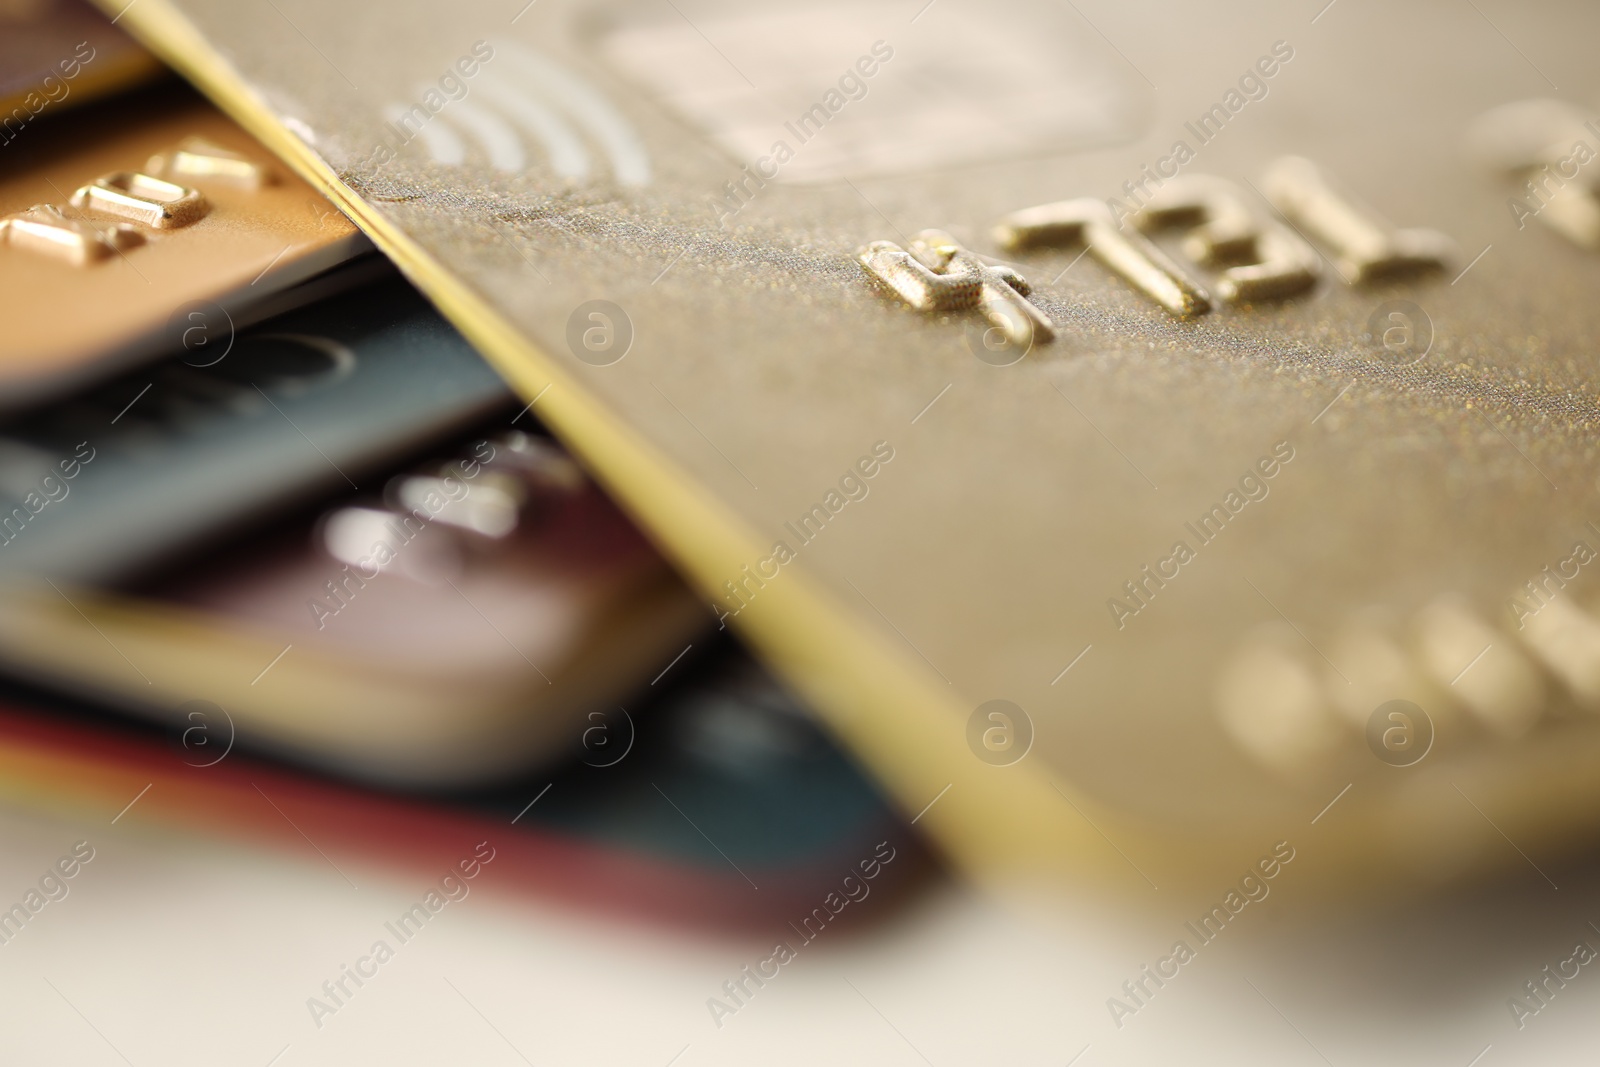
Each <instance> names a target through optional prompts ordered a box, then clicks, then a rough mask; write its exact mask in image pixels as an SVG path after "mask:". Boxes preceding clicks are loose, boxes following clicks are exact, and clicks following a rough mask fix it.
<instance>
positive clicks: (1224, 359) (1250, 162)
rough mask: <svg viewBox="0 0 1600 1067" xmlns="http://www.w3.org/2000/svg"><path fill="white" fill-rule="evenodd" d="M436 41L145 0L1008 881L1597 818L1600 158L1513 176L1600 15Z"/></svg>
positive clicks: (1177, 867)
mask: <svg viewBox="0 0 1600 1067" xmlns="http://www.w3.org/2000/svg"><path fill="white" fill-rule="evenodd" d="M1318 8H1320V10H1318ZM389 15H390V17H389V18H387V19H385V20H383V21H382V23H381V24H380V23H379V22H376V21H374V20H373V19H372V18H371V16H370V14H369V13H368V12H365V11H360V10H329V9H326V8H325V7H322V6H318V5H313V4H311V3H309V2H304V0H299V2H287V3H285V4H284V5H282V7H281V10H272V11H269V10H266V9H254V8H239V7H236V6H234V5H230V4H227V3H225V2H224V0H146V2H143V3H141V4H140V5H138V6H137V7H136V8H135V9H133V10H132V11H131V12H130V13H129V15H128V17H127V19H125V20H124V21H125V22H129V23H131V24H132V26H133V28H134V31H135V32H136V33H138V34H139V35H140V36H141V38H142V39H143V40H145V41H146V42H147V43H148V44H150V45H151V46H152V47H154V48H155V49H157V50H158V51H159V52H160V53H161V54H163V55H164V56H166V57H168V58H169V60H170V61H171V62H173V63H174V64H175V65H176V66H178V67H179V69H180V70H182V71H183V72H184V73H185V74H186V75H187V76H189V77H190V78H191V79H192V80H194V81H195V82H196V83H198V84H199V85H201V86H202V87H203V88H204V89H205V90H206V91H207V92H208V93H210V94H212V95H213V96H214V97H215V98H216V99H218V100H219V101H221V103H222V104H223V106H225V107H227V108H229V109H230V111H231V112H232V113H233V114H235V115H236V116H237V117H239V118H240V120H241V121H242V122H244V123H245V124H246V125H247V126H248V127H249V128H250V129H251V130H252V131H253V132H255V133H256V134H257V135H258V136H260V137H262V138H263V140H264V141H265V142H266V143H267V144H269V145H270V147H272V148H273V150H274V151H276V152H278V153H280V154H281V155H282V156H284V157H285V158H286V159H287V160H289V161H291V162H292V163H293V165H294V166H295V167H296V168H297V169H298V170H300V172H301V173H303V174H305V175H306V176H307V177H308V178H310V179H311V180H313V181H315V182H317V183H318V184H319V187H323V188H326V189H327V190H329V192H330V194H331V195H332V196H333V197H334V198H335V199H336V201H337V202H339V203H340V204H341V206H343V207H345V208H346V210H348V211H349V212H350V213H351V214H352V217H354V218H355V219H357V221H358V222H359V224H360V225H361V226H362V227H363V228H364V229H365V230H366V231H367V232H368V233H370V234H371V235H372V236H373V237H374V239H375V240H376V241H377V243H378V244H379V245H380V246H381V247H382V248H383V249H384V250H385V251H386V252H388V253H389V254H390V255H391V256H393V257H394V258H396V259H397V260H398V261H399V262H400V263H401V265H402V266H403V267H404V268H405V269H406V270H407V272H408V273H409V274H411V275H412V276H414V277H415V278H417V279H418V281H419V284H420V285H422V287H423V288H424V289H425V290H426V291H427V292H429V294H430V295H431V296H432V297H433V298H434V300H435V301H436V302H437V303H439V305H440V306H441V307H442V308H444V309H445V311H446V313H447V314H448V315H450V316H451V317H452V318H453V319H454V320H455V321H456V322H457V323H458V324H459V325H460V326H461V328H462V329H463V331H464V332H465V333H466V334H467V335H468V336H469V337H471V338H472V339H473V340H474V341H475V342H477V343H478V345H479V347H480V348H481V349H482V350H483V351H484V352H485V353H486V355H488V356H489V358H490V359H491V360H492V361H494V362H495V364H496V366H497V367H499V368H500V369H501V370H502V372H503V373H505V374H506V375H507V377H508V378H509V379H510V380H511V381H512V382H513V383H514V384H515V385H516V386H517V388H518V389H519V390H520V391H521V392H523V393H525V394H526V395H528V396H532V395H535V394H537V393H540V392H543V391H544V390H547V389H548V393H547V394H546V399H545V401H544V402H543V403H542V408H543V410H544V417H545V418H546V419H547V420H548V421H549V424H550V425H551V426H552V428H553V429H554V430H555V431H556V432H557V433H558V434H559V435H561V436H562V437H563V438H564V439H565V440H566V441H567V442H568V443H569V444H571V445H572V447H573V448H574V449H575V450H576V451H577V452H578V453H579V454H580V455H582V456H583V457H584V458H585V459H586V460H587V461H588V462H589V463H590V464H591V466H592V467H593V468H594V469H595V470H596V471H597V472H598V473H599V475H600V477H602V478H603V479H604V480H605V481H606V483H607V484H608V485H609V486H610V487H611V488H612V489H614V490H615V492H616V493H617V494H618V495H619V497H620V498H621V499H623V500H624V501H625V502H626V503H627V505H628V506H629V507H630V509H631V511H632V512H633V513H635V514H636V515H638V516H639V517H640V519H641V521H642V522H644V523H645V524H646V525H647V526H648V527H649V528H650V529H651V530H652V531H653V532H654V533H655V535H656V536H657V537H658V538H659V539H660V541H661V542H662V543H663V544H664V545H665V546H667V549H668V551H669V552H670V553H671V554H672V555H673V556H674V557H675V558H676V559H677V560H678V561H679V562H680V563H681V564H682V565H683V567H684V568H685V569H686V571H687V572H688V573H690V574H691V575H692V576H693V577H694V579H695V580H696V582H697V585H698V588H699V589H700V590H701V591H702V593H703V595H705V596H707V597H708V598H711V599H713V600H714V602H715V603H717V604H718V605H719V609H720V611H722V612H724V613H726V614H727V615H728V616H731V622H732V624H733V625H736V626H739V627H741V628H742V629H743V631H744V632H745V633H746V634H747V635H749V637H750V638H751V640H752V641H753V642H754V643H755V645H756V646H757V648H758V649H759V650H760V651H761V652H762V654H763V655H765V656H766V657H767V658H768V660H769V661H770V662H771V663H772V664H774V665H775V666H776V667H777V668H778V669H779V670H780V671H782V672H783V673H784V674H785V675H786V677H787V678H789V679H790V680H791V681H792V682H793V683H794V684H795V685H796V686H797V688H799V689H800V690H801V691H802V692H803V693H804V694H805V695H806V696H807V697H808V698H809V699H812V700H814V701H816V702H817V704H818V705H819V706H820V707H822V708H823V709H824V710H825V711H827V712H828V713H829V716H830V722H831V723H832V725H833V726H834V728H835V729H836V730H837V731H838V732H839V734H840V735H841V736H842V737H843V738H845V739H846V741H847V742H848V743H849V744H850V745H851V746H852V747H853V748H854V749H855V750H856V751H858V752H859V753H860V754H861V755H862V756H863V758H864V759H866V760H867V761H868V762H869V763H870V765H871V766H872V767H873V768H874V770H875V771H876V773H877V774H879V775H880V776H881V778H882V779H883V781H885V782H886V783H887V784H888V785H889V786H890V787H891V789H892V791H893V792H894V794H895V795H896V797H897V799H898V801H899V802H900V803H901V804H902V805H903V806H904V808H905V810H907V811H908V812H925V814H923V815H922V825H926V826H928V827H929V828H930V830H931V831H932V832H934V833H935V834H937V835H939V836H940V837H941V838H942V840H943V841H944V843H945V844H946V846H947V847H949V848H950V849H951V850H952V851H953V852H954V853H956V854H958V855H960V856H962V857H964V858H965V859H966V860H967V861H968V862H969V864H970V866H971V867H972V868H973V869H982V870H988V871H991V872H1008V873H1012V874H1029V875H1033V874H1038V875H1041V876H1047V877H1050V878H1056V879H1063V880H1067V881H1074V882H1076V881H1083V880H1089V879H1100V880H1103V881H1104V882H1106V883H1108V884H1110V885H1113V886H1116V887H1118V888H1127V887H1136V888H1137V889H1138V890H1139V891H1140V892H1143V891H1145V890H1146V888H1147V886H1148V885H1151V884H1160V885H1163V886H1164V885H1166V884H1167V883H1168V881H1169V880H1177V881H1184V880H1188V879H1193V878H1198V877H1200V876H1201V875H1202V874H1203V873H1205V872H1209V873H1210V874H1211V875H1212V876H1216V877H1225V876H1227V875H1228V874H1229V873H1230V871H1231V869H1232V868H1233V867H1235V866H1236V865H1237V864H1236V862H1235V861H1236V860H1237V859H1238V857H1240V856H1245V855H1249V856H1254V855H1257V854H1259V852H1260V851H1261V849H1262V848H1263V847H1265V846H1268V845H1270V844H1271V843H1272V842H1274V841H1280V840H1282V839H1284V837H1285V836H1286V835H1287V834H1288V833H1289V829H1288V828H1291V827H1292V828H1294V830H1295V832H1296V833H1298V834H1302V835H1307V836H1309V835H1315V838H1314V840H1315V845H1316V847H1315V848H1314V849H1313V848H1311V847H1310V845H1309V843H1308V845H1307V847H1306V848H1305V849H1304V850H1303V851H1304V853H1305V854H1307V855H1310V856H1314V857H1315V859H1314V860H1313V861H1311V862H1314V863H1317V864H1325V865H1326V868H1327V870H1328V872H1330V873H1329V877H1328V878H1327V879H1326V880H1320V879H1319V882H1320V884H1323V885H1326V886H1332V885H1334V884H1336V883H1337V882H1338V881H1339V878H1338V877H1337V876H1336V875H1335V874H1334V873H1333V872H1337V874H1339V875H1343V876H1345V877H1346V878H1349V879H1361V878H1364V877H1367V876H1368V875H1370V874H1371V873H1372V872H1377V874H1376V877H1377V880H1378V881H1380V882H1381V883H1382V884H1383V885H1384V886H1385V887H1387V886H1388V885H1390V883H1391V880H1392V879H1393V878H1394V877H1395V872H1396V871H1397V870H1398V871H1403V872H1404V874H1405V878H1406V879H1413V878H1414V879H1417V880H1421V881H1424V882H1425V881H1427V880H1429V879H1440V878H1446V877H1453V876H1454V875H1455V874H1456V873H1457V872H1460V871H1462V870H1465V869H1469V868H1473V867H1481V866H1495V865H1512V866H1514V865H1522V864H1525V862H1526V860H1525V858H1524V856H1523V855H1521V854H1519V852H1518V849H1521V850H1523V851H1524V852H1526V853H1527V855H1529V856H1532V857H1535V858H1537V857H1538V856H1541V855H1545V854H1548V853H1553V852H1559V851H1561V850H1563V849H1568V848H1572V847H1576V846H1578V845H1581V844H1582V843H1583V842H1585V841H1589V840H1592V839H1593V837H1594V835H1595V833H1596V831H1597V830H1600V774H1597V773H1596V771H1597V769H1600V723H1597V722H1596V720H1595V718H1594V715H1593V712H1592V711H1591V710H1589V709H1591V708H1592V707H1594V706H1595V704H1596V699H1597V692H1600V685H1597V683H1596V681H1595V679H1596V678H1597V677H1600V636H1597V635H1600V614H1597V613H1596V590H1595V587H1594V586H1593V585H1592V583H1593V579H1592V578H1590V577H1589V573H1588V571H1587V570H1585V569H1584V568H1585V567H1587V563H1588V561H1589V560H1590V559H1592V558H1593V557H1594V555H1595V546H1596V544H1597V542H1600V525H1597V526H1595V527H1591V526H1590V525H1589V524H1590V523H1597V524H1600V491H1597V486H1596V482H1595V479H1594V476H1593V472H1592V466H1593V465H1592V461H1591V453H1592V448H1593V444H1592V440H1591V437H1592V427H1593V425H1594V424H1595V421H1596V419H1597V417H1600V411H1597V405H1596V398H1597V396H1600V366H1597V363H1596V360H1595V359H1594V357H1593V354H1592V353H1591V352H1590V351H1589V344H1588V340H1587V339H1588V338H1589V337H1590V336H1591V335H1592V334H1593V332H1594V330H1595V325H1596V322H1595V316H1596V315H1597V314H1600V311H1597V310H1596V304H1595V302H1594V301H1593V300H1592V299H1591V297H1590V295H1589V294H1590V293H1591V292H1592V291H1593V289H1594V287H1595V285H1596V284H1597V283H1600V258H1597V257H1595V256H1594V254H1593V252H1592V251H1590V250H1589V249H1587V248H1585V247H1581V246H1580V245H1579V244H1578V243H1575V242H1574V241H1573V240H1571V239H1570V234H1571V231H1574V230H1575V228H1576V229H1579V230H1581V220H1580V221H1578V222H1574V221H1573V218H1574V213H1576V215H1577V216H1581V215H1582V213H1583V211H1584V210H1589V211H1590V212H1591V213H1592V210H1593V204H1592V201H1593V196H1592V195H1591V193H1590V190H1591V189H1592V188H1593V185H1592V182H1593V178H1592V176H1591V175H1590V174H1589V173H1588V172H1587V171H1585V170H1584V169H1583V168H1584V167H1585V166H1589V165H1590V164H1589V163H1588V162H1587V159H1588V158H1591V157H1592V155H1593V152H1594V150H1595V148H1596V145H1597V144H1600V141H1597V140H1596V138H1595V137H1594V135H1593V132H1592V130H1590V131H1588V132H1584V133H1578V132H1576V131H1570V132H1569V133H1562V134H1560V136H1561V137H1563V138H1566V139H1567V142H1568V143H1564V144H1563V143H1548V142H1546V143H1544V144H1538V145H1534V146H1531V147H1530V146H1528V145H1520V146H1512V147H1513V148H1516V149H1517V150H1516V151H1512V150H1511V149H1510V148H1507V149H1505V151H1506V152H1509V154H1510V155H1512V156H1514V157H1517V158H1515V159H1513V160H1512V163H1513V164H1514V165H1513V166H1511V167H1510V170H1511V171H1512V172H1514V173H1512V174H1510V175H1508V174H1507V172H1506V168H1505V167H1498V168H1489V167H1486V166H1484V165H1482V164H1480V163H1479V162H1477V157H1476V156H1475V155H1474V152H1475V151H1476V149H1475V148H1474V143H1475V138H1476V137H1477V136H1478V134H1477V132H1476V131H1477V130H1478V128H1479V127H1478V123H1479V120H1480V118H1481V117H1482V116H1484V115H1485V114H1486V113H1490V112H1492V111H1493V110H1494V109H1496V108H1500V107H1503V106H1505V105H1508V104H1514V103H1517V102H1519V101H1524V100H1527V99H1529V98H1530V97H1551V96H1557V97H1560V98H1561V99H1563V100H1566V101H1567V102H1568V103H1569V104H1571V105H1572V106H1574V107H1576V108H1577V109H1578V110H1579V112H1580V113H1581V114H1582V115H1583V116H1584V117H1585V118H1586V119H1587V118H1589V117H1591V115H1592V113H1591V112H1589V111H1588V109H1587V102H1588V101H1591V100H1594V99H1596V98H1600V81H1597V79H1600V75H1597V74H1596V73H1595V72H1594V69H1593V64H1592V63H1590V62H1589V59H1588V56H1587V54H1586V52H1585V48H1586V44H1585V42H1587V41H1588V40H1591V39H1592V38H1593V36H1594V34H1595V32H1596V31H1600V12H1597V11H1596V10H1594V9H1593V8H1592V7H1585V6H1581V5H1578V4H1575V3H1562V4H1555V5H1550V6H1546V7H1543V8H1541V9H1540V11H1539V12H1538V13H1537V14H1535V15H1530V16H1529V17H1528V18H1527V19H1525V20H1522V21H1519V22H1518V23H1517V25H1516V27H1515V30H1514V31H1511V30H1506V27H1505V26H1504V25H1497V23H1496V22H1494V21H1491V18H1490V16H1489V15H1486V14H1485V13H1484V12H1482V11H1480V10H1478V9H1477V8H1476V7H1474V6H1473V5H1466V6H1461V5H1454V4H1446V3H1443V2H1428V3H1422V4H1417V5H1412V6H1409V7H1407V8H1405V9H1404V10H1403V11H1402V10H1398V9H1394V8H1381V9H1380V8H1363V7H1361V6H1360V5H1349V4H1329V5H1309V6H1306V7H1298V6H1297V7H1294V8H1292V9H1290V8H1282V7H1277V8H1271V9H1267V8H1262V7H1258V6H1250V5H1245V4H1236V5H1226V6H1223V7H1220V8H1215V7H1209V6H1208V7H1207V8H1205V9H1204V10H1201V9H1198V8H1193V7H1189V6H1185V5H1180V4H1171V3H1168V4H1140V5H1135V6H1134V7H1126V6H1121V7H1113V6H1111V5H1100V4H1092V5H1067V6H1062V5H1056V4H1046V3H1042V2H1031V0H1005V2H1001V3H987V4H982V5H979V4H976V3H960V2H942V3H934V4H927V3H898V2H897V3H887V2H885V3H862V4H854V5H850V6H848V7H846V6H841V5H835V4H832V3H823V2H811V3H801V4H793V3H785V4H777V3H740V4H733V3H729V2H725V0H693V2H691V0H685V2H682V3H676V4H671V5H661V4H655V3H647V2H644V0H636V2H629V0H615V2H593V0H590V2H586V0H554V2H547V3H540V4H537V5H528V6H526V7H524V8H522V9H521V10H520V11H510V10H508V9H507V8H505V7H503V6H501V5H496V4H491V3H488V2H487V0H465V2H464V3H460V4H451V5H448V6H446V5H439V4H432V3H427V2H424V0H412V2H409V3H406V4H403V5H402V6H401V7H400V8H391V9H389ZM1503 30H1504V31H1505V32H1502V31H1503ZM1506 33H1511V36H1510V37H1508V36H1506ZM1352 72H1359V74H1358V75H1357V74H1353V73H1352ZM1555 85H1559V86H1560V89H1559V90H1556V89H1555V88H1554V86H1555ZM1578 129H1583V130H1587V127H1585V126H1584V125H1583V124H1582V123H1580V124H1579V125H1578ZM1569 130H1570V127H1569ZM1580 140H1582V141H1583V142H1584V144H1585V150H1583V151H1580V150H1579V148H1578V146H1577V142H1578V141H1580ZM1558 149H1559V150H1558ZM1585 151H1587V153H1588V155H1585ZM1557 201H1563V202H1566V203H1567V204H1568V207H1569V208H1570V209H1571V210H1570V211H1569V210H1564V209H1562V208H1561V207H1558V206H1551V207H1548V208H1547V207H1546V205H1555V203H1556V202H1557ZM1562 220H1566V229H1567V230H1568V231H1569V232H1567V233H1563V232H1562V228H1561V226H1558V225H1556V224H1557V223H1558V222H1561V221H1562ZM1089 253H1093V254H1092V255H1090V254H1089ZM1591 569H1592V568H1591ZM930 805H931V806H930ZM1024 813H1025V814H1024ZM1508 839H1509V840H1511V841H1513V842H1515V843H1516V846H1517V847H1516V848H1513V847H1510V846H1508V844H1507V840H1508ZM1363 872H1365V873H1363ZM1196 884H1198V883H1196Z"/></svg>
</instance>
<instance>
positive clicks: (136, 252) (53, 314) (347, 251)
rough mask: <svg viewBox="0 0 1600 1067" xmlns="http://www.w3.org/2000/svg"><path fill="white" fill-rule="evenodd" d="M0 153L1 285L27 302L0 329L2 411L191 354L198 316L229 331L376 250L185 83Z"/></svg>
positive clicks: (90, 113) (34, 135)
mask: <svg viewBox="0 0 1600 1067" xmlns="http://www.w3.org/2000/svg"><path fill="white" fill-rule="evenodd" d="M0 122H3V120H0ZM0 152H3V153H4V160H3V163H4V167H3V169H0V292H4V293H5V297H6V302H7V305H8V306H9V307H12V308H17V309H27V314H14V315H12V316H10V318H9V321H8V324H7V328H6V331H5V334H4V336H3V337H0V407H16V406H18V405H20V404H24V403H33V402H37V401H38V400H40V399H42V398H43V397H45V396H48V395H53V394H60V393H62V392H65V391H67V390H69V389H72V388H76V387H79V386H82V385H84V384H86V383H88V382H89V381H91V380H93V379H94V378H96V377H103V376H105V375H107V374H109V373H114V372H115V371H117V370H121V369H124V368H125V367H127V366H128V365H129V364H131V363H133V362H136V361H138V360H140V359H144V358H148V357H150V356H153V355H158V354H161V353H163V352H164V351H176V350H180V349H181V348H182V346H183V344H184V341H185V334H186V331H189V330H190V329H191V327H192V326H193V325H194V324H195V316H196V315H202V316H209V317H210V319H212V320H214V321H212V323H211V328H212V329H213V330H216V329H220V328H221V323H222V320H223V319H225V318H226V317H227V316H229V315H240V316H243V315H244V313H245V312H246V310H247V309H248V308H249V307H250V305H251V304H252V303H254V302H256V301H259V300H261V299H263V298H265V297H268V296H270V295H271V294H272V293H274V292H276V291H277V290H280V289H283V288H285V287H288V286H292V285H295V284H297V283H299V282H302V281H305V280H306V279H307V278H310V277H311V276H313V275H315V274H318V273H321V272H324V271H326V270H328V269H329V268H330V267H333V266H335V265H336V264H339V263H341V262H343V261H344V260H347V259H349V258H351V257H353V256H356V255H358V254H361V253H363V252H366V251H368V250H369V249H370V247H371V246H370V244H369V243H368V242H367V240H366V239H365V238H364V237H362V236H361V235H360V234H359V233H358V232H357V231H356V230H355V228H354V227H353V226H351V225H350V223H349V221H348V220H347V219H346V218H345V217H344V216H343V215H341V214H340V213H339V212H338V211H337V210H336V209H335V208H334V207H333V206H332V205H331V204H330V203H328V201H327V200H326V199H324V198H323V197H321V196H320V195H318V194H317V193H315V192H314V191H313V190H312V189H311V187H310V186H308V185H307V184H306V183H305V182H303V181H301V180H300V179H299V178H298V177H296V176H295V175H294V174H293V173H292V172H290V171H289V170H288V168H286V167H284V166H283V165H282V164H280V163H278V162H277V161H276V160H274V159H273V158H272V157H271V155H270V154H269V153H267V152H266V151H264V150H263V149H262V148H261V147H260V146H259V145H257V144H255V143H254V142H253V141H251V140H250V138H249V136H248V135H246V134H245V133H244V132H243V131H242V130H240V129H239V128H238V127H237V126H235V125H234V124H233V123H231V122H229V121H228V120H227V119H226V118H225V117H224V116H223V115H222V114H221V113H220V112H218V111H217V110H216V109H215V108H213V107H211V106H210V105H209V104H207V103H205V102H204V101H203V100H200V99H198V98H197V97H195V96H194V95H193V94H192V93H191V92H189V91H188V90H186V89H183V88H181V87H177V86H162V87H158V88H153V89H148V90H145V91H143V92H140V93H135V94H132V95H128V96H124V97H121V98H118V99H116V100H110V101H104V102H102V103H101V104H99V105H97V106H96V107H94V108H91V109H87V110H82V111H77V112H74V113H72V114H70V115H68V116H66V117H65V119H64V120H63V121H57V122H50V123H39V124H37V125H34V124H30V125H28V126H26V127H24V128H22V129H20V130H18V131H17V133H16V135H15V136H14V137H13V138H12V139H11V140H8V141H6V142H5V144H4V145H3V147H0ZM189 336H191V337H192V336H193V334H189Z"/></svg>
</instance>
